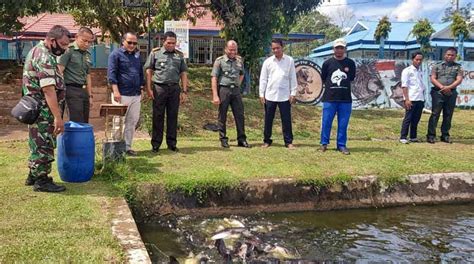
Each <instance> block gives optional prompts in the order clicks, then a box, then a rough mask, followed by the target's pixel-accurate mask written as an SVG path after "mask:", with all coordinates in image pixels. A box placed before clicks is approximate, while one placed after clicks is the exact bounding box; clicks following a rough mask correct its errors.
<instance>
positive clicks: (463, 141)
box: [453, 139, 474, 145]
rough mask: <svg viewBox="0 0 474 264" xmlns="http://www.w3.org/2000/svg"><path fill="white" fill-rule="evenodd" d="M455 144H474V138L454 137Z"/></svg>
mask: <svg viewBox="0 0 474 264" xmlns="http://www.w3.org/2000/svg"><path fill="white" fill-rule="evenodd" d="M453 141H454V144H464V145H474V139H453Z"/></svg>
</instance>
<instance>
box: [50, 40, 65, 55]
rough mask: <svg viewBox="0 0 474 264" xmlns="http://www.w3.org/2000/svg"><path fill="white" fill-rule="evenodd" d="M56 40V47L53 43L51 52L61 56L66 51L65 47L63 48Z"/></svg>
mask: <svg viewBox="0 0 474 264" xmlns="http://www.w3.org/2000/svg"><path fill="white" fill-rule="evenodd" d="M54 42H55V44H56V47H53V45H51V52H52V53H53V54H54V55H56V56H61V55H63V54H64V52H66V50H65V49H63V48H61V46H59V43H58V41H57V40H55V39H54Z"/></svg>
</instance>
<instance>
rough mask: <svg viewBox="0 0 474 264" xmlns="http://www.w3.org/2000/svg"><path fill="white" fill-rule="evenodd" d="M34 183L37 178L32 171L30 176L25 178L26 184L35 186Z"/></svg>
mask: <svg viewBox="0 0 474 264" xmlns="http://www.w3.org/2000/svg"><path fill="white" fill-rule="evenodd" d="M33 184H35V180H34V179H33V177H32V176H31V172H30V173H28V177H27V178H26V180H25V185H26V186H33Z"/></svg>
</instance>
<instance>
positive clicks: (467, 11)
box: [441, 3, 472, 22]
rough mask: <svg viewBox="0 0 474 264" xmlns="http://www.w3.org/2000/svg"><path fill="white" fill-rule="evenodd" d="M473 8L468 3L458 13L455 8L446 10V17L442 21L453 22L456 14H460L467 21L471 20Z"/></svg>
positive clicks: (451, 7)
mask: <svg viewBox="0 0 474 264" xmlns="http://www.w3.org/2000/svg"><path fill="white" fill-rule="evenodd" d="M471 8H472V3H467V4H466V5H465V6H463V7H461V8H459V10H458V11H456V10H455V9H454V7H453V6H450V7H448V8H446V9H445V10H444V17H443V18H442V19H441V21H442V22H449V21H452V20H453V15H454V13H459V14H460V15H461V16H462V17H463V18H464V19H465V20H469V19H470V18H471Z"/></svg>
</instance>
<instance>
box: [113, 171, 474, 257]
mask: <svg viewBox="0 0 474 264" xmlns="http://www.w3.org/2000/svg"><path fill="white" fill-rule="evenodd" d="M472 201H474V173H473V172H459V173H435V174H417V175H410V176H407V178H406V181H405V182H399V183H395V184H393V185H391V186H385V185H384V184H383V183H380V182H379V181H377V177H376V176H362V177H356V178H355V179H354V180H353V181H350V182H347V183H337V184H332V185H330V186H327V187H318V186H314V185H311V184H303V183H300V182H297V181H296V180H294V179H289V178H288V179H266V180H256V181H244V182H242V183H241V184H240V185H239V186H237V187H229V188H224V189H223V190H220V192H215V191H212V190H209V191H205V195H204V196H203V197H202V196H201V197H197V196H193V195H187V194H185V193H182V192H179V191H175V192H167V191H166V190H165V188H164V187H163V186H162V185H161V184H157V183H154V184H152V183H146V184H141V185H140V186H138V188H137V190H136V193H135V199H134V202H133V205H131V209H132V210H133V215H132V211H131V210H130V207H129V205H128V204H127V202H126V201H125V199H124V198H115V199H113V201H112V204H111V206H110V208H111V210H112V223H111V224H112V233H113V234H114V236H115V237H116V238H117V239H118V241H119V243H120V244H121V246H122V247H123V249H124V251H125V254H126V257H127V263H151V260H150V257H149V255H148V252H147V250H146V247H145V244H144V243H143V241H142V240H141V236H140V233H139V231H138V228H137V225H136V221H137V222H151V221H156V220H158V219H162V218H164V217H168V216H170V215H171V216H173V217H174V216H181V215H195V216H218V215H232V214H234V215H235V214H252V213H256V212H291V211H294V212H297V211H308V210H313V211H314V210H316V211H326V210H336V209H354V208H383V207H393V206H402V205H422V204H440V203H465V202H472Z"/></svg>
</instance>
